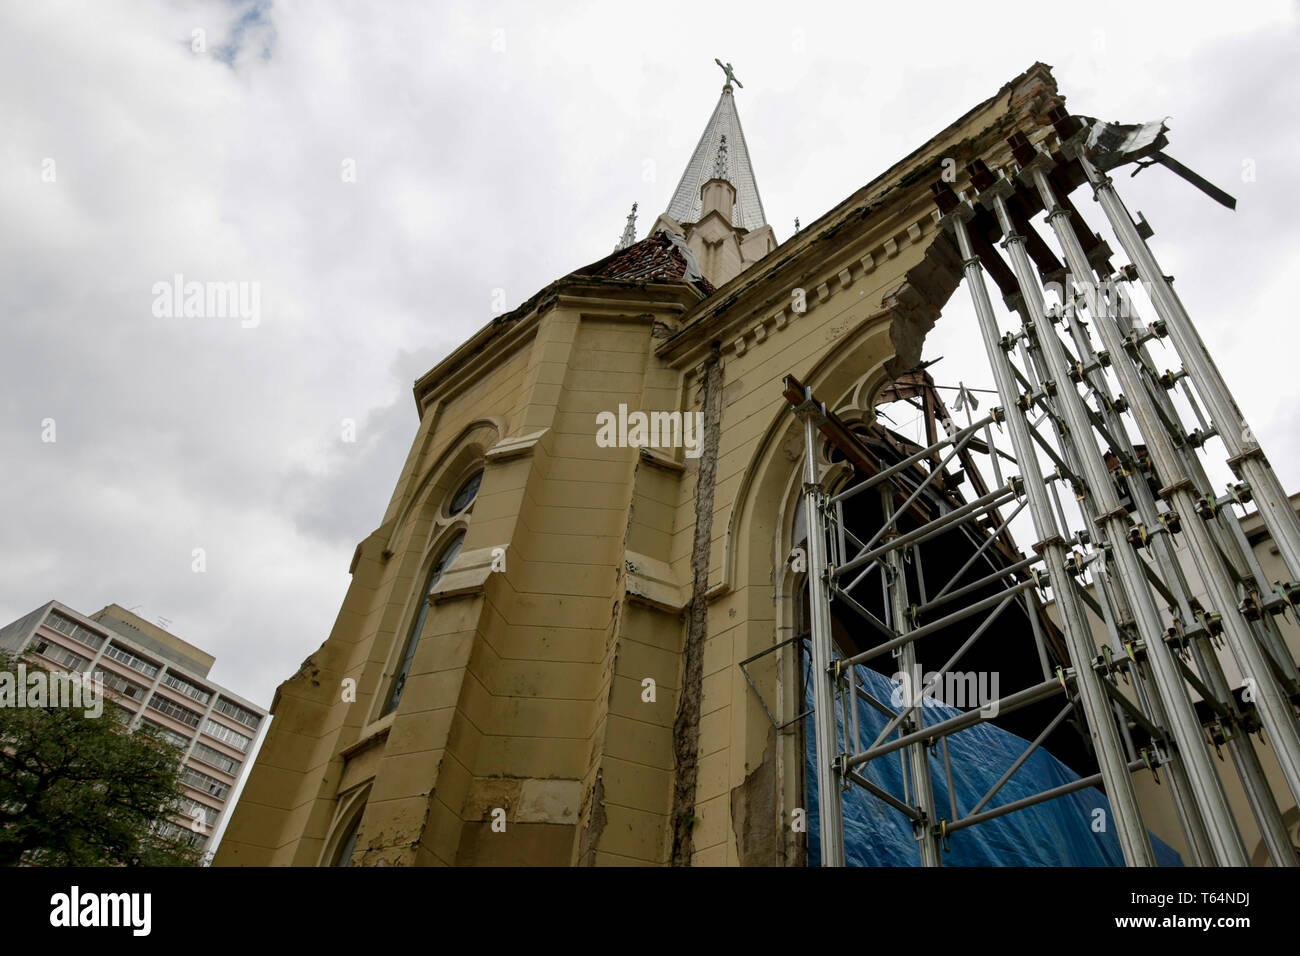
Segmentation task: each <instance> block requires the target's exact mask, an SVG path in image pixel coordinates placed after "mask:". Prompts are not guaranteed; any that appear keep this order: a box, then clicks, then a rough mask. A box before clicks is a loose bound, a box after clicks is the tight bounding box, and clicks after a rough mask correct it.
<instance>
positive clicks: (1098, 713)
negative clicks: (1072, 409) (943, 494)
mask: <svg viewBox="0 0 1300 956" xmlns="http://www.w3.org/2000/svg"><path fill="white" fill-rule="evenodd" d="M973 216H974V210H973V209H972V208H971V206H970V204H969V203H960V204H958V206H957V208H956V209H955V210H953V212H951V213H949V214H948V215H947V216H945V217H944V221H945V224H946V225H948V226H949V227H951V228H952V230H953V232H954V234H955V236H956V239H957V245H958V249H959V251H960V254H961V258H962V269H963V272H964V274H965V278H966V283H967V286H968V288H969V291H970V294H971V298H972V300H973V303H974V306H975V312H976V316H977V318H978V320H979V325H980V333H981V336H982V337H983V340H984V349H985V352H986V353H987V354H988V358H989V362H990V364H991V365H992V368H993V375H994V379H995V381H996V384H997V389H998V396H999V399H1000V400H1001V402H1002V404H1003V407H1004V408H1005V409H1006V419H1007V428H1008V431H1009V433H1010V435H1011V442H1012V449H1013V451H1014V452H1015V455H1016V460H1017V461H1018V463H1019V464H1020V468H1021V475H1022V477H1023V478H1024V484H1025V491H1026V496H1027V497H1028V498H1029V503H1030V514H1031V517H1032V518H1033V522H1034V530H1035V533H1036V534H1037V536H1038V539H1039V540H1038V544H1037V548H1038V549H1040V550H1041V552H1042V554H1043V556H1044V559H1045V561H1046V564H1047V573H1048V575H1049V577H1050V579H1051V581H1052V589H1053V591H1054V592H1055V593H1056V595H1057V601H1058V606H1059V607H1060V609H1061V621H1062V630H1063V632H1064V635H1065V641H1066V646H1067V648H1068V650H1069V653H1070V657H1071V659H1072V660H1073V661H1074V662H1075V665H1076V671H1075V673H1076V676H1077V685H1078V688H1079V698H1080V702H1081V704H1082V706H1083V710H1084V716H1085V719H1086V721H1087V725H1088V731H1089V734H1090V735H1091V736H1092V740H1093V748H1094V751H1095V752H1096V754H1097V759H1098V764H1099V765H1100V767H1101V776H1102V779H1103V780H1104V782H1105V789H1106V793H1107V794H1108V795H1109V797H1110V801H1111V807H1112V810H1113V811H1114V817H1115V829H1116V834H1117V836H1118V838H1119V842H1120V847H1121V848H1122V851H1123V854H1124V860H1125V862H1127V863H1128V864H1129V865H1130V866H1154V865H1155V854H1154V853H1153V851H1152V849H1151V842H1150V839H1149V838H1148V837H1147V832H1146V827H1145V825H1144V824H1143V822H1142V813H1141V811H1140V809H1139V808H1138V802H1137V795H1136V793H1135V792H1134V789H1133V782H1132V780H1130V779H1129V776H1128V770H1127V766H1126V764H1125V761H1124V756H1123V752H1122V751H1121V747H1120V740H1119V733H1118V731H1117V730H1116V728H1115V724H1114V721H1113V719H1112V717H1111V714H1110V706H1109V702H1108V701H1107V699H1106V694H1105V692H1104V691H1103V690H1102V689H1101V686H1100V680H1099V678H1098V677H1097V675H1096V674H1094V673H1093V672H1092V670H1091V668H1090V667H1088V661H1089V660H1090V659H1091V657H1092V652H1091V647H1092V637H1091V634H1090V632H1089V630H1088V627H1087V624H1086V623H1085V621H1084V617H1083V611H1082V608H1081V606H1080V604H1079V601H1078V598H1077V596H1076V595H1075V593H1074V591H1073V589H1072V588H1070V587H1069V585H1068V573H1067V572H1066V571H1065V543H1064V541H1063V540H1062V538H1061V535H1060V532H1059V530H1058V529H1057V526H1056V522H1055V518H1054V516H1053V514H1052V506H1051V503H1050V501H1049V500H1048V497H1047V495H1046V491H1045V489H1046V484H1045V483H1044V481H1043V477H1042V472H1041V471H1040V469H1039V467H1038V462H1037V459H1036V457H1035V455H1034V450H1033V438H1032V437H1031V436H1030V433H1029V427H1028V423H1027V422H1026V421H1025V420H1024V417H1023V415H1022V414H1020V412H1021V409H1020V408H1019V406H1018V405H1017V402H1018V401H1019V398H1020V396H1019V394H1018V393H1017V391H1016V387H1015V382H1014V377H1013V375H1012V372H1011V364H1010V361H1009V360H1008V358H1007V355H1006V353H1005V352H1004V351H1003V350H1002V345H1001V342H1000V337H999V335H998V326H997V319H996V318H995V317H994V313H993V304H992V302H991V301H990V300H989V294H988V288H987V287H986V286H985V284H984V272H983V269H982V268H981V266H980V259H979V257H978V256H977V255H975V251H974V247H973V246H972V244H971V240H970V235H969V232H968V229H967V222H968V221H969V220H970V219H971V218H973Z"/></svg>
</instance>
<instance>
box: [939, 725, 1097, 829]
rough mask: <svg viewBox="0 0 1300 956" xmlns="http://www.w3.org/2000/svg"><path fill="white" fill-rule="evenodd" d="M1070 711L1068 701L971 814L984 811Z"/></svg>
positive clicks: (999, 778) (945, 739)
mask: <svg viewBox="0 0 1300 956" xmlns="http://www.w3.org/2000/svg"><path fill="white" fill-rule="evenodd" d="M1072 710H1074V701H1068V702H1067V703H1066V705H1065V706H1064V707H1062V708H1061V709H1060V711H1059V712H1058V713H1057V715H1056V716H1055V717H1053V718H1052V722H1051V723H1050V724H1048V725H1047V726H1046V727H1044V728H1043V730H1042V732H1041V733H1040V734H1039V735H1038V736H1037V737H1035V738H1034V740H1033V743H1031V744H1030V745H1029V746H1028V747H1026V748H1025V752H1024V753H1022V754H1021V755H1020V756H1019V757H1017V758H1016V762H1015V763H1013V764H1012V765H1011V766H1010V767H1008V768H1007V770H1006V773H1004V774H1002V776H1000V777H998V782H997V783H995V784H993V786H991V787H989V792H988V793H986V794H984V796H983V797H981V798H980V802H979V803H977V804H975V806H974V807H972V808H971V813H972V814H976V813H979V812H980V811H981V810H983V809H984V806H985V805H986V804H987V803H988V802H989V801H990V800H992V799H993V798H994V796H996V795H997V792H998V791H999V790H1001V789H1002V787H1003V786H1004V785H1005V784H1006V782H1007V781H1008V780H1010V779H1011V778H1012V777H1013V776H1015V773H1016V771H1017V770H1019V769H1020V768H1021V767H1023V766H1024V765H1025V761H1026V760H1028V759H1029V758H1030V757H1032V756H1033V755H1034V751H1036V750H1037V749H1038V748H1039V747H1041V746H1042V745H1043V741H1044V740H1046V739H1047V738H1048V737H1050V736H1051V735H1052V731H1054V730H1055V729H1056V728H1057V727H1059V726H1060V724H1061V721H1063V720H1065V718H1066V717H1067V716H1068V715H1069V713H1070V711H1072ZM947 740H948V738H947V737H945V738H944V742H945V743H946V742H947ZM955 818H956V814H954V819H955Z"/></svg>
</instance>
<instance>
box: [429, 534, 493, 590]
mask: <svg viewBox="0 0 1300 956" xmlns="http://www.w3.org/2000/svg"><path fill="white" fill-rule="evenodd" d="M498 548H500V549H502V550H503V551H504V550H508V548H509V546H508V545H507V544H497V545H490V546H489V547H486V548H475V549H474V550H473V551H462V552H461V553H460V556H459V557H458V558H456V560H455V561H453V562H452V565H451V567H449V568H448V569H447V571H446V573H444V574H443V576H442V579H441V580H440V581H439V582H438V584H437V586H436V587H435V588H434V589H433V591H431V592H430V594H431V595H432V597H433V599H434V600H435V601H441V600H443V599H445V598H452V597H461V596H463V595H467V594H478V593H481V592H482V590H483V586H484V585H485V584H486V583H487V579H488V577H489V576H490V575H491V574H492V555H493V552H494V551H496V550H497V549H498Z"/></svg>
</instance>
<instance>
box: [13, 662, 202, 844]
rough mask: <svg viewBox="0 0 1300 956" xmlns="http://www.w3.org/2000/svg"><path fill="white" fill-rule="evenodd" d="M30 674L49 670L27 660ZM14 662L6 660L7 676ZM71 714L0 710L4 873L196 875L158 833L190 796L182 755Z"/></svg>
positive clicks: (107, 722)
mask: <svg viewBox="0 0 1300 956" xmlns="http://www.w3.org/2000/svg"><path fill="white" fill-rule="evenodd" d="M23 663H24V664H25V665H26V668H27V673H28V674H31V673H32V672H33V671H34V670H39V669H42V668H40V666H39V665H38V664H36V663H34V662H33V661H31V660H30V659H29V660H24V661H23ZM16 665H17V661H15V660H14V658H12V657H11V656H8V655H3V654H0V671H8V672H9V673H11V674H16ZM117 711H118V707H117V705H116V704H114V703H112V702H111V701H110V700H108V699H107V697H106V699H105V701H104V711H103V714H102V715H101V716H100V717H98V718H95V717H89V716H87V715H86V713H85V711H84V710H83V709H80V708H72V707H3V706H0V866H15V865H25V866H193V865H196V864H197V863H198V862H199V859H200V853H199V851H198V850H197V849H196V848H194V847H191V846H189V845H188V843H187V842H186V840H185V839H184V837H182V836H172V837H167V836H164V835H163V834H160V833H157V832H155V831H154V829H153V827H152V824H154V823H155V822H157V821H163V820H165V819H166V818H167V814H168V808H169V807H172V806H174V805H175V804H176V802H177V801H178V800H180V799H181V798H183V797H184V796H185V790H184V788H183V787H182V786H181V783H180V771H181V752H180V750H179V749H178V748H177V747H175V746H174V745H173V744H171V743H169V742H167V741H166V740H164V739H163V738H162V737H160V736H159V735H157V734H156V733H154V732H153V731H151V730H149V728H147V727H142V728H141V729H140V730H137V731H136V732H135V733H130V732H128V730H127V729H126V727H125V726H124V724H123V723H122V722H121V721H120V720H117V719H114V714H115V713H116V712H117Z"/></svg>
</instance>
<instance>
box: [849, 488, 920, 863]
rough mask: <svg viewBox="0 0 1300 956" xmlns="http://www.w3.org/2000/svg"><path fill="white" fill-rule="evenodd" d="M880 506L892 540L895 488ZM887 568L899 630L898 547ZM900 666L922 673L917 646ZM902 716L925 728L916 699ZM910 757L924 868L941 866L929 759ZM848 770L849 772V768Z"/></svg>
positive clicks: (903, 580) (908, 648)
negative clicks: (918, 814) (935, 829)
mask: <svg viewBox="0 0 1300 956" xmlns="http://www.w3.org/2000/svg"><path fill="white" fill-rule="evenodd" d="M880 507H881V515H882V516H883V518H884V527H883V528H882V531H884V532H885V533H886V534H887V535H888V536H890V537H893V536H895V535H897V532H896V531H889V529H890V527H891V526H892V525H893V523H894V489H893V488H891V487H890V486H889V485H882V486H881V488H880ZM885 565H886V567H887V569H888V579H889V580H888V584H889V600H890V621H891V622H892V623H893V625H894V628H895V629H896V630H897V629H900V624H901V622H902V621H904V620H906V619H907V606H908V600H907V570H906V567H905V566H904V563H903V551H902V550H900V549H898V548H895V549H893V550H891V551H890V552H889V554H888V555H887V556H886V557H885ZM899 663H900V664H901V665H902V668H903V673H904V674H907V675H911V674H912V673H914V672H915V671H919V670H920V665H919V664H918V663H917V657H916V646H915V645H914V644H912V643H911V642H909V643H907V644H904V645H903V648H902V652H901V653H900V654H899ZM899 717H900V718H901V719H902V720H903V721H904V722H906V723H908V724H910V725H912V726H915V727H917V728H919V729H921V730H924V728H925V710H924V708H923V707H921V706H920V705H919V703H918V702H917V701H916V700H904V701H903V702H902V709H901V710H900V711H899ZM850 752H851V751H850ZM907 757H908V764H909V765H910V766H911V770H912V798H913V800H914V801H915V803H916V806H917V809H918V810H920V811H921V817H920V819H918V820H916V821H914V826H915V828H916V830H917V831H918V833H917V837H918V839H917V842H918V844H919V845H920V850H921V865H922V866H941V865H942V863H943V858H942V855H941V853H940V847H939V840H938V837H937V836H936V835H935V833H934V831H933V825H934V822H935V821H936V820H938V818H939V815H938V813H936V812H935V807H934V785H933V782H932V781H931V780H930V757H929V755H928V754H927V753H926V750H925V745H924V744H923V743H921V742H919V741H918V742H917V743H915V744H913V745H912V746H910V747H908V748H907ZM846 769H848V768H847V765H846Z"/></svg>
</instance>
